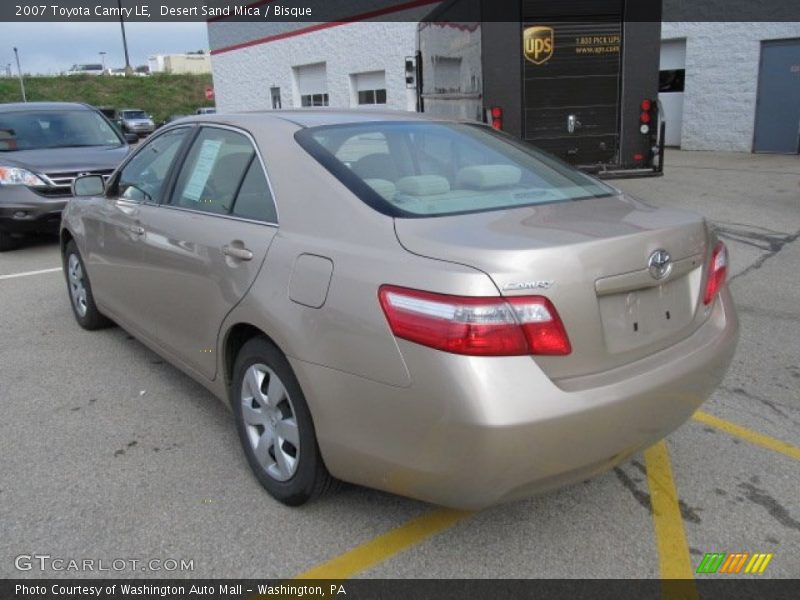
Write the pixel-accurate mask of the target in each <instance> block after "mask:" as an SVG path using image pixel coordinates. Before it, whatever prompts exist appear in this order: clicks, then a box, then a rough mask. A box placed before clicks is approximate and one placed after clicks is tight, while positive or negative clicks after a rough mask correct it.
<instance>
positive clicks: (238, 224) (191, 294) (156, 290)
mask: <svg viewBox="0 0 800 600" xmlns="http://www.w3.org/2000/svg"><path fill="white" fill-rule="evenodd" d="M141 221H142V226H143V228H144V229H145V235H144V240H143V244H144V260H143V263H142V264H143V270H144V276H145V277H146V278H147V280H148V285H147V288H146V298H145V299H144V303H145V304H147V305H148V307H149V318H150V319H151V320H152V322H153V323H154V325H155V327H156V328H157V330H158V338H159V344H160V345H162V346H163V347H164V348H165V350H167V351H168V352H170V353H171V354H173V355H174V356H175V357H176V358H178V359H179V360H180V361H182V362H183V363H184V364H185V365H186V366H188V367H190V368H191V369H193V370H194V371H196V372H198V373H199V374H201V375H202V376H204V377H206V378H208V379H213V378H214V377H215V374H216V348H217V336H218V334H219V330H220V326H221V324H222V321H223V320H224V318H225V317H226V315H227V314H228V313H229V312H230V311H231V310H232V309H233V308H234V306H236V304H237V303H238V302H239V301H240V300H241V299H242V298H243V297H244V295H245V293H246V292H247V290H248V289H249V288H250V286H251V285H252V283H253V280H254V279H255V277H256V275H257V274H258V272H259V270H260V268H261V265H262V263H263V262H264V258H265V257H266V254H267V249H268V248H269V245H270V243H271V242H272V238H273V237H274V235H275V233H276V231H277V224H276V221H277V219H276V211H275V206H274V203H273V199H272V194H271V192H270V188H269V184H268V182H267V178H266V175H265V172H264V168H263V165H262V162H261V159H260V156H259V154H258V153H257V152H256V149H255V146H254V144H253V142H252V140H251V139H250V137H249V136H247V135H246V134H244V133H242V132H240V131H238V130H232V129H228V128H221V127H214V126H207V127H203V128H202V129H201V130H200V132H199V133H198V135H197V137H196V138H195V139H194V141H193V142H192V146H191V148H190V149H189V151H188V153H187V155H186V159H185V160H184V163H183V166H182V167H181V168H180V171H179V172H178V174H177V177H176V178H175V184H174V187H173V191H172V194H171V196H170V198H168V199H166V200H165V202H164V203H162V204H161V205H160V206H147V207H143V210H142V213H141Z"/></svg>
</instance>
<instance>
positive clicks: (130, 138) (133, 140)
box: [125, 133, 139, 144]
mask: <svg viewBox="0 0 800 600" xmlns="http://www.w3.org/2000/svg"><path fill="white" fill-rule="evenodd" d="M125 141H126V142H128V143H129V144H138V143H139V136H138V135H136V134H135V133H126V134H125Z"/></svg>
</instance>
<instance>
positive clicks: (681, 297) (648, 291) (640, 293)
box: [597, 269, 701, 354]
mask: <svg viewBox="0 0 800 600" xmlns="http://www.w3.org/2000/svg"><path fill="white" fill-rule="evenodd" d="M700 276H701V270H700V269H695V270H693V271H691V272H689V273H687V274H686V275H684V276H682V277H678V278H675V279H673V280H670V281H668V282H666V283H663V284H661V285H657V286H652V287H646V288H641V289H636V290H631V291H627V292H620V293H617V294H608V295H604V296H599V297H598V298H597V300H598V303H599V306H600V316H601V320H602V323H603V334H604V337H605V344H606V348H607V349H608V351H609V352H610V353H612V354H617V353H620V352H627V351H630V350H635V349H637V348H642V347H645V346H650V345H652V344H655V343H657V342H658V341H660V340H662V339H666V338H669V337H671V336H673V335H674V334H675V333H677V332H678V331H680V330H682V329H684V328H686V327H688V326H689V324H690V323H691V322H692V321H693V320H694V317H695V309H696V307H697V297H698V296H697V294H698V291H699V284H700Z"/></svg>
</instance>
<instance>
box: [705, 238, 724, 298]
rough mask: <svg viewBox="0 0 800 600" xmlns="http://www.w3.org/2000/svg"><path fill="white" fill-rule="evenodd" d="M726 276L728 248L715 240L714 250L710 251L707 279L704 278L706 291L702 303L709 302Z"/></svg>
mask: <svg viewBox="0 0 800 600" xmlns="http://www.w3.org/2000/svg"><path fill="white" fill-rule="evenodd" d="M727 276H728V249H727V248H726V247H725V244H723V243H722V242H717V245H716V246H714V251H713V252H712V253H711V261H710V262H709V265H708V279H707V280H706V292H705V294H704V295H703V304H711V301H712V300H713V299H714V296H716V295H717V292H719V290H720V289H721V288H722V286H723V285H725V279H726V278H727Z"/></svg>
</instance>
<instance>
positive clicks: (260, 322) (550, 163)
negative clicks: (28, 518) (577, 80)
mask: <svg viewBox="0 0 800 600" xmlns="http://www.w3.org/2000/svg"><path fill="white" fill-rule="evenodd" d="M74 192H75V195H76V198H75V199H74V200H72V201H70V203H69V205H68V207H67V209H66V210H65V212H64V216H63V222H62V228H61V245H62V249H63V257H64V272H65V274H66V281H67V287H68V291H69V298H70V301H71V303H72V308H73V310H74V313H75V317H76V318H77V320H78V323H79V324H80V325H81V326H82V327H84V328H86V329H96V328H99V327H102V326H104V325H108V324H110V323H111V322H114V323H117V324H119V325H120V326H122V327H124V328H125V329H126V330H128V331H129V332H130V333H132V334H133V335H135V336H136V337H137V338H138V339H140V340H141V341H142V342H143V343H144V344H146V345H147V346H149V347H150V348H152V349H153V350H154V351H156V352H157V353H159V354H161V355H162V356H163V357H165V358H166V359H167V360H168V361H170V362H171V363H172V364H174V365H175V366H177V367H178V368H179V369H181V370H183V371H185V372H186V373H188V374H189V375H190V376H192V377H193V378H195V379H196V380H197V381H199V382H200V383H202V384H203V385H205V386H206V387H207V388H208V389H209V390H211V391H212V392H213V393H214V394H215V395H216V396H217V397H219V398H220V399H221V400H222V401H224V402H225V403H227V404H229V406H230V407H231V409H232V411H233V414H234V415H235V421H236V426H237V429H238V432H239V437H240V438H241V443H242V446H243V448H244V452H245V455H246V456H247V460H248V462H249V463H250V466H251V467H252V469H253V472H254V473H255V475H256V477H257V478H258V480H259V481H260V482H261V483H262V484H263V486H264V487H265V488H266V489H267V491H268V492H269V493H270V494H271V495H272V496H274V497H275V498H276V499H278V500H280V501H281V502H284V503H286V504H290V505H298V504H301V503H303V502H306V501H307V500H309V499H312V498H314V497H316V496H318V495H319V494H321V493H323V492H325V491H326V490H329V489H330V488H332V487H333V483H334V482H335V481H337V480H344V481H349V482H354V483H357V484H361V485H365V486H370V487H374V488H380V489H382V490H388V491H390V492H394V493H397V494H402V495H406V496H411V497H414V498H420V499H423V500H428V501H431V502H435V503H439V504H444V505H448V506H455V507H462V508H479V507H483V506H487V505H490V504H493V503H497V502H500V501H506V500H510V499H514V498H519V497H524V496H526V495H529V494H532V493H534V492H538V491H542V490H545V489H549V488H553V487H556V486H561V485H565V484H567V483H569V482H573V481H577V480H583V479H586V478H588V477H591V476H593V475H595V474H597V473H601V472H603V471H605V470H606V469H608V468H610V467H612V466H613V465H615V464H617V463H619V462H621V461H623V460H625V459H626V458H627V457H629V456H630V455H631V454H633V453H635V452H637V451H638V450H641V449H642V448H645V447H647V446H649V445H650V444H652V443H653V442H655V441H656V440H658V439H660V438H662V437H664V436H665V435H667V434H668V433H669V432H670V431H672V430H674V429H675V428H676V427H678V426H679V425H681V423H683V422H684V421H686V420H687V419H688V418H689V416H690V415H691V414H692V413H693V412H694V411H695V409H697V407H698V406H699V405H700V404H701V403H702V402H703V400H704V399H705V398H706V397H707V396H708V395H709V394H710V393H711V392H712V391H713V390H714V388H715V386H717V385H718V384H719V382H720V380H721V378H722V376H723V374H724V372H725V370H726V368H727V366H728V364H729V362H730V359H731V355H732V354H733V351H734V347H735V345H736V339H737V331H738V324H737V318H736V313H735V310H734V306H733V302H732V300H731V296H730V293H729V291H728V288H727V286H726V284H725V278H726V271H727V262H728V258H727V251H726V249H725V246H724V245H723V244H722V242H720V241H718V240H717V239H716V237H715V236H714V234H713V232H712V231H711V230H709V227H708V226H707V224H706V223H705V221H704V220H703V218H701V217H699V216H697V215H694V214H691V213H687V212H683V211H679V210H671V209H656V208H652V207H650V206H647V205H645V204H642V203H641V202H639V201H637V200H635V199H633V198H630V197H628V196H626V195H624V194H623V193H621V192H620V191H619V190H617V189H615V188H613V187H611V186H609V185H607V184H605V183H603V182H601V181H598V180H596V179H594V178H592V177H589V176H587V175H584V174H582V173H580V172H578V171H576V170H574V169H573V168H571V167H569V166H567V165H565V164H563V163H561V162H559V161H557V160H555V159H553V158H552V157H550V156H548V155H546V154H543V153H542V152H540V151H538V150H536V149H534V148H532V147H530V146H528V145H525V144H523V143H521V142H519V141H517V140H515V139H513V138H511V137H509V136H506V135H504V134H501V133H498V132H496V131H494V130H492V129H491V128H489V127H487V126H484V125H480V124H475V123H458V122H449V121H437V120H429V119H426V118H423V117H420V116H418V115H414V114H409V113H394V112H376V111H368V112H347V111H333V110H298V111H286V112H264V113H248V114H235V115H220V114H217V115H209V116H206V117H196V118H192V119H191V120H183V121H178V122H176V123H175V124H173V125H170V126H168V127H166V128H164V129H162V130H159V131H158V132H156V134H155V135H153V136H152V137H151V138H150V139H149V140H148V141H147V142H146V143H144V144H143V145H142V146H141V147H140V148H138V150H137V151H136V152H135V153H134V154H133V155H131V156H130V157H129V158H128V159H127V160H126V161H125V162H124V163H123V164H122V165H121V166H120V167H119V168H118V169H117V171H116V172H115V173H114V175H112V176H111V178H110V179H109V180H108V182H107V183H104V181H103V179H102V178H100V177H97V176H87V177H81V178H78V179H77V180H76V181H75V183H74Z"/></svg>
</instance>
